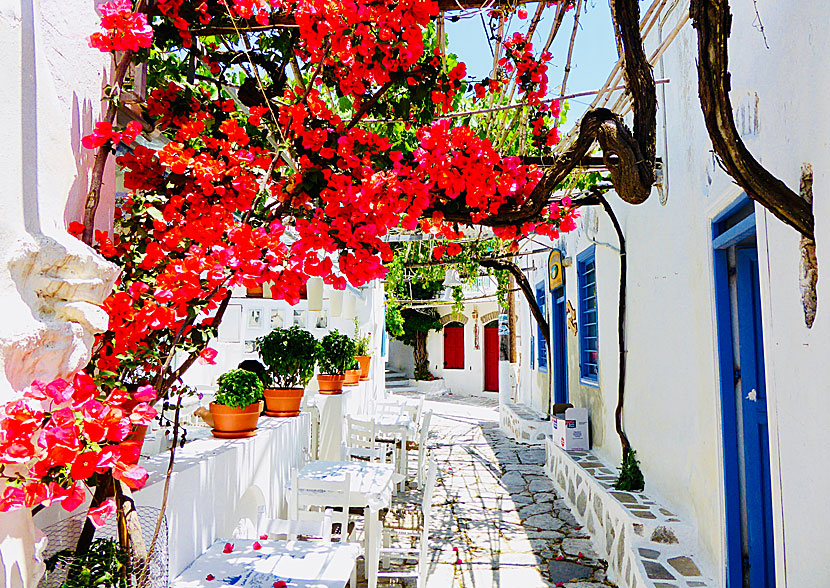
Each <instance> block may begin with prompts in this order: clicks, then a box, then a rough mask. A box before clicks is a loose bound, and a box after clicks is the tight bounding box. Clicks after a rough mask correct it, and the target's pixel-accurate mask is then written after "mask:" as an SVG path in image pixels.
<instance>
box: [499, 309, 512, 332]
mask: <svg viewBox="0 0 830 588" xmlns="http://www.w3.org/2000/svg"><path fill="white" fill-rule="evenodd" d="M509 334H510V326H509V325H508V323H507V314H506V313H505V314H500V315H499V335H509Z"/></svg>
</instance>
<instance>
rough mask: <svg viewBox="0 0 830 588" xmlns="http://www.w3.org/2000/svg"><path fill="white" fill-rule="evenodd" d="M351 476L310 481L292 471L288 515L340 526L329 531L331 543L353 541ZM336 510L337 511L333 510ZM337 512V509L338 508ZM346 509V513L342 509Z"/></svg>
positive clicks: (354, 571)
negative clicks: (350, 539) (334, 479)
mask: <svg viewBox="0 0 830 588" xmlns="http://www.w3.org/2000/svg"><path fill="white" fill-rule="evenodd" d="M350 488H351V476H350V475H349V474H346V476H345V478H344V479H343V481H342V482H335V481H328V480H309V479H305V478H300V477H299V476H298V474H297V470H296V469H294V470H292V471H291V491H290V492H289V494H288V515H289V517H290V518H292V519H294V520H297V521H301V522H308V521H319V520H321V519H322V520H323V521H325V520H326V519H327V518H328V520H329V524H333V523H339V524H340V527H339V528H338V529H337V533H335V532H334V529H333V527H332V530H331V531H330V532H329V541H331V540H332V539H335V540H337V541H340V542H344V543H345V542H346V541H348V540H349V534H350V530H349V507H350V503H349V493H350ZM331 507H334V508H331ZM335 508H336V509H337V510H334V509H335ZM341 509H342V510H341ZM350 585H351V586H356V585H357V566H355V567H354V569H352V576H351V582H350Z"/></svg>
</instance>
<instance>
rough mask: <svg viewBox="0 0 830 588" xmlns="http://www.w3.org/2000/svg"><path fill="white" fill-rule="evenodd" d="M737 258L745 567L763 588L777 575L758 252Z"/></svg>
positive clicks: (752, 250) (742, 251)
mask: <svg viewBox="0 0 830 588" xmlns="http://www.w3.org/2000/svg"><path fill="white" fill-rule="evenodd" d="M736 253H737V295H738V296H737V304H738V309H737V310H738V330H739V333H738V339H739V344H740V358H741V373H740V381H741V415H742V417H743V438H744V475H745V480H746V490H745V491H746V510H747V516H746V518H747V536H748V546H749V553H748V562H747V563H748V564H749V578H750V586H751V587H752V588H755V587H756V586H757V587H759V588H760V587H764V588H767V587H771V586H774V585H775V575H774V568H773V565H774V564H773V562H774V550H773V536H772V508H771V507H772V505H771V502H770V500H771V496H770V494H771V490H770V488H771V479H770V465H769V464H770V457H769V430H768V425H767V395H766V381H765V377H764V346H763V333H762V327H761V291H760V287H759V284H758V251H757V249H755V248H754V247H753V248H738V249H737V251H736Z"/></svg>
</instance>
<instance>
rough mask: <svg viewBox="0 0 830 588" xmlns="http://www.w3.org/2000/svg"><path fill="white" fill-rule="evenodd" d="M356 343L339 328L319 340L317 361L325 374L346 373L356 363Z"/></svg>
mask: <svg viewBox="0 0 830 588" xmlns="http://www.w3.org/2000/svg"><path fill="white" fill-rule="evenodd" d="M354 351H355V345H354V341H352V340H351V339H350V338H349V336H348V335H344V334H343V333H341V332H340V331H338V330H337V329H335V330H333V331H332V332H330V333H329V334H328V335H326V336H325V337H323V338H322V339H321V340H320V341H318V342H317V363H318V365H319V366H320V373H321V374H325V375H330V376H331V375H339V374H345V373H346V370H348V369H351V366H352V364H353V363H354V361H355V359H354V355H355V353H354Z"/></svg>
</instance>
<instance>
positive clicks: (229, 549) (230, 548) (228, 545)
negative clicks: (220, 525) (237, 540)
mask: <svg viewBox="0 0 830 588" xmlns="http://www.w3.org/2000/svg"><path fill="white" fill-rule="evenodd" d="M232 552H233V543H225V549H223V550H222V553H232Z"/></svg>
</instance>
